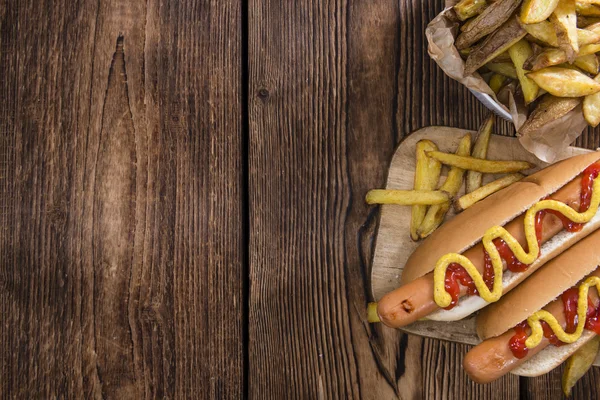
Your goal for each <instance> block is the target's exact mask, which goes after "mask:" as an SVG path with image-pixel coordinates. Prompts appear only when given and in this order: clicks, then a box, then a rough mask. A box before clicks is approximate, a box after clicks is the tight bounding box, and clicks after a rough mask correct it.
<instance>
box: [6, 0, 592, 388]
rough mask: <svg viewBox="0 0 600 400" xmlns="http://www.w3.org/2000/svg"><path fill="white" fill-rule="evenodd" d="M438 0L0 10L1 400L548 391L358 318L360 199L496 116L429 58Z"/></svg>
mask: <svg viewBox="0 0 600 400" xmlns="http://www.w3.org/2000/svg"><path fill="white" fill-rule="evenodd" d="M442 7H443V2H442V0H424V1H417V0H400V1H391V0H385V1H384V0H372V1H368V2H365V1H333V0H331V1H328V0H324V1H304V2H292V1H277V0H254V1H250V2H247V3H246V2H241V1H236V0H220V1H199V0H196V1H193V0H182V1H171V2H167V1H155V0H150V1H141V0H131V1H127V2H125V1H117V0H108V1H107V0H100V1H97V0H94V1H91V0H80V1H75V2H69V1H64V0H60V1H58V0H57V1H55V2H50V1H47V0H42V1H32V0H28V1H22V2H16V1H6V0H4V1H0V397H2V398H13V397H14V398H52V397H63V398H64V397H69V398H91V397H93V398H117V399H121V398H218V399H220V398H242V397H249V398H255V399H263V398H274V399H280V398H364V399H376V398H386V399H387V398H401V399H422V398H426V399H447V398H449V399H469V398H471V399H517V398H524V399H525V398H526V399H554V398H557V397H560V371H555V372H553V373H551V374H549V375H547V376H544V377H541V378H537V379H524V378H521V379H519V378H517V377H513V376H509V377H506V378H505V379H502V380H500V381H499V382H497V383H494V384H492V385H487V386H480V385H475V384H473V383H472V382H470V381H469V380H468V379H467V378H466V376H465V374H464V373H463V372H462V370H461V368H460V362H461V360H462V357H463V356H464V354H465V352H466V351H467V350H468V347H467V346H464V345H456V344H451V343H445V342H440V341H436V340H429V339H421V338H418V337H415V336H409V335H404V334H401V333H400V332H398V331H394V330H390V329H386V328H383V327H381V326H369V325H368V324H367V323H366V322H365V304H366V302H367V301H369V300H370V289H369V280H368V276H369V270H368V268H369V260H370V254H371V253H370V252H371V251H372V240H373V235H374V232H375V227H376V224H377V212H376V209H374V208H369V207H367V206H366V205H365V204H364V203H363V198H364V194H365V193H366V191H367V190H368V189H370V188H373V187H380V186H382V185H383V184H384V181H385V174H386V166H387V164H388V162H389V159H390V157H391V155H392V153H393V151H394V148H395V146H396V145H397V144H398V143H399V142H400V141H401V140H402V138H403V137H405V136H406V135H407V134H408V133H410V132H411V131H413V130H416V129H418V128H421V127H424V126H428V125H436V124H439V125H448V126H455V127H461V128H469V129H475V128H476V127H477V126H478V124H479V122H480V121H481V120H482V119H483V117H484V116H485V115H486V113H487V111H486V110H485V109H484V108H483V107H482V106H481V105H480V104H479V103H478V102H477V100H476V99H475V98H474V97H473V96H472V95H471V94H470V93H469V92H468V91H467V90H465V89H464V88H462V87H461V86H460V85H459V84H457V83H456V82H454V81H452V80H450V79H448V78H446V77H445V76H444V75H443V73H442V72H441V71H440V70H439V69H438V68H437V67H436V66H435V64H434V63H433V62H431V61H430V60H429V58H428V56H427V53H426V42H425V39H424V36H423V31H424V28H425V25H426V24H427V22H428V21H429V20H430V19H431V18H433V16H434V15H435V14H436V13H438V12H439V11H441V9H442ZM498 132H499V133H501V134H512V132H513V130H512V128H511V126H510V125H509V124H508V123H500V124H499V128H498ZM577 144H579V145H581V146H585V147H588V148H595V147H597V146H598V145H599V144H600V136H599V134H598V131H597V130H596V131H590V132H588V133H587V134H585V135H584V136H582V138H581V139H579V140H578V142H577ZM598 378H599V376H598V371H597V370H593V371H592V372H590V373H589V374H588V375H587V376H586V377H585V378H584V379H583V380H582V381H581V382H580V383H579V384H578V385H577V387H576V396H575V398H579V399H589V398H597V397H598V396H600V387H599V385H600V384H598V383H597V382H598Z"/></svg>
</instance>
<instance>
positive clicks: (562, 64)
mask: <svg viewBox="0 0 600 400" xmlns="http://www.w3.org/2000/svg"><path fill="white" fill-rule="evenodd" d="M426 36H427V40H428V42H429V47H428V51H429V55H430V56H431V58H432V59H433V60H434V61H435V62H436V63H437V64H438V65H439V66H440V67H441V68H442V69H443V70H444V72H445V73H446V74H447V75H448V76H450V77H451V78H453V79H455V80H457V81H459V82H461V83H462V84H463V85H465V86H466V87H467V88H469V89H470V90H471V91H473V92H475V93H476V95H477V96H478V97H479V98H480V99H482V100H483V101H484V103H488V104H486V105H489V104H491V108H493V109H494V108H495V110H496V111H497V112H498V113H499V114H502V115H504V116H506V115H510V116H511V118H512V121H513V123H514V125H515V129H516V130H517V135H518V136H519V140H520V142H521V144H522V145H523V146H524V147H525V148H526V149H527V150H529V151H530V152H532V153H534V154H535V155H536V156H537V157H538V158H540V159H542V160H544V161H547V162H552V161H554V160H555V159H556V158H557V156H558V155H559V154H560V153H561V151H563V150H564V149H565V148H566V147H567V146H568V145H569V144H570V143H572V142H573V141H574V140H575V139H576V138H577V137H578V136H579V135H580V134H581V132H582V131H583V129H585V127H586V126H587V125H590V126H597V125H598V124H599V123H600V74H599V72H600V62H599V59H598V53H600V4H595V3H593V2H589V1H581V0H494V1H492V0H461V1H459V2H457V1H455V0H449V1H447V2H446V9H445V10H444V11H442V12H441V13H440V14H439V15H438V16H437V17H435V18H434V19H433V20H432V21H431V22H430V23H429V25H428V27H427V30H426Z"/></svg>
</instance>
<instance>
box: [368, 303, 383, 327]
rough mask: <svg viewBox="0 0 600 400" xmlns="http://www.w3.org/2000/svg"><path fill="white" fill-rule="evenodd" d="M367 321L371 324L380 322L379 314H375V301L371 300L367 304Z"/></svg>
mask: <svg viewBox="0 0 600 400" xmlns="http://www.w3.org/2000/svg"><path fill="white" fill-rule="evenodd" d="M367 322H368V323H370V324H372V323H375V322H381V320H380V319H379V314H377V303H376V302H371V303H369V304H368V305H367Z"/></svg>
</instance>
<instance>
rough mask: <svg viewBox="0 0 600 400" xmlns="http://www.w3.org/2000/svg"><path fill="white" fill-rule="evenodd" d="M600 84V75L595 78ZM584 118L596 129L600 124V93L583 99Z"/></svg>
mask: <svg viewBox="0 0 600 400" xmlns="http://www.w3.org/2000/svg"><path fill="white" fill-rule="evenodd" d="M594 80H595V81H596V82H600V74H598V75H596V77H595V78H594ZM583 117H584V118H585V120H586V121H587V123H588V124H590V125H591V126H593V127H594V128H595V127H597V126H598V124H600V92H598V93H594V94H590V95H588V96H585V98H584V99H583Z"/></svg>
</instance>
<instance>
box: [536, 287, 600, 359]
mask: <svg viewBox="0 0 600 400" xmlns="http://www.w3.org/2000/svg"><path fill="white" fill-rule="evenodd" d="M590 286H596V290H598V292H599V293H600V278H599V277H597V276H590V277H589V278H587V279H586V280H585V281H584V282H583V283H582V284H581V285H579V299H577V328H576V329H575V332H573V333H567V332H565V331H564V329H563V328H562V326H560V324H559V323H558V321H557V320H556V318H554V315H552V314H550V313H549V312H548V311H546V310H540V311H537V312H535V313H534V314H533V315H532V316H531V317H529V318H527V323H528V324H529V327H530V328H531V335H530V336H529V337H528V338H527V340H526V341H525V346H526V347H527V348H529V349H532V348H534V347H535V346H537V345H538V344H540V342H541V341H542V337H543V333H544V329H543V328H542V323H541V322H540V321H546V322H547V323H548V325H549V326H550V328H551V329H552V331H553V332H554V334H555V335H556V337H557V338H558V340H560V341H561V342H564V343H573V342H575V341H577V340H578V339H579V338H580V337H581V334H582V333H583V328H584V327H585V320H586V317H587V310H588V291H589V289H590Z"/></svg>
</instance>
